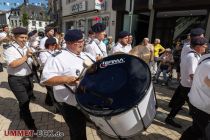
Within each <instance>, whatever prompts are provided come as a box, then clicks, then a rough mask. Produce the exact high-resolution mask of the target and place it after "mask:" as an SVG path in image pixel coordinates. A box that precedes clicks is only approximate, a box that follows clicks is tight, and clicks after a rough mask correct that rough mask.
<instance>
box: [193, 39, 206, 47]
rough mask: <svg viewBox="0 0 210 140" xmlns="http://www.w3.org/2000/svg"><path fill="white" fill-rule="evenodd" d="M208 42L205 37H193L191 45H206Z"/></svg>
mask: <svg viewBox="0 0 210 140" xmlns="http://www.w3.org/2000/svg"><path fill="white" fill-rule="evenodd" d="M204 44H208V40H207V39H206V38H205V37H194V38H192V39H191V45H193V46H196V45H204Z"/></svg>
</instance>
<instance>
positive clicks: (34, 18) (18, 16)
mask: <svg viewBox="0 0 210 140" xmlns="http://www.w3.org/2000/svg"><path fill="white" fill-rule="evenodd" d="M46 11H47V10H46V8H45V7H41V6H36V5H32V4H28V3H24V4H22V5H21V6H18V7H17V8H13V9H11V12H10V15H9V23H10V26H11V28H15V27H19V26H21V27H26V28H28V30H29V31H32V30H34V29H36V30H40V31H44V28H45V27H46V26H47V25H48V24H49V20H48V18H47V15H46ZM24 16H25V17H24ZM23 20H25V22H24V21H23Z"/></svg>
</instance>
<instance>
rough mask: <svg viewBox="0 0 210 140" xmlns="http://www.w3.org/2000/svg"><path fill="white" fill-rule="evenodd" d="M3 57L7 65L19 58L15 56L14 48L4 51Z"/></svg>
mask: <svg viewBox="0 0 210 140" xmlns="http://www.w3.org/2000/svg"><path fill="white" fill-rule="evenodd" d="M3 58H4V60H5V62H6V63H7V65H9V64H10V63H11V62H13V61H14V60H16V59H17V58H16V57H15V56H14V53H13V50H12V48H8V49H5V50H4V52H3Z"/></svg>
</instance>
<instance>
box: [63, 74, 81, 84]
mask: <svg viewBox="0 0 210 140" xmlns="http://www.w3.org/2000/svg"><path fill="white" fill-rule="evenodd" d="M78 83H79V80H78V78H77V77H75V76H66V84H68V85H70V86H75V85H77V84H78Z"/></svg>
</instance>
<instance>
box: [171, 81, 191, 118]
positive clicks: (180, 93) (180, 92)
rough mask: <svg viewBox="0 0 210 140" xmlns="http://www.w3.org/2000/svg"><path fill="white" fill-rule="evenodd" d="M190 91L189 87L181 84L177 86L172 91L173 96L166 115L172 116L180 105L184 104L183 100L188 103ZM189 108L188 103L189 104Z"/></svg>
mask: <svg viewBox="0 0 210 140" xmlns="http://www.w3.org/2000/svg"><path fill="white" fill-rule="evenodd" d="M189 92H190V88H188V87H183V86H182V85H181V84H180V85H179V86H178V88H177V89H176V91H175V93H174V98H173V97H172V100H173V103H171V107H172V108H171V112H170V114H169V115H168V117H170V118H174V117H175V116H176V114H177V113H178V112H179V110H180V109H181V108H182V106H183V105H184V104H185V101H187V102H188V104H189V98H188V93H189ZM189 108H191V107H190V105H189Z"/></svg>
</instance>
